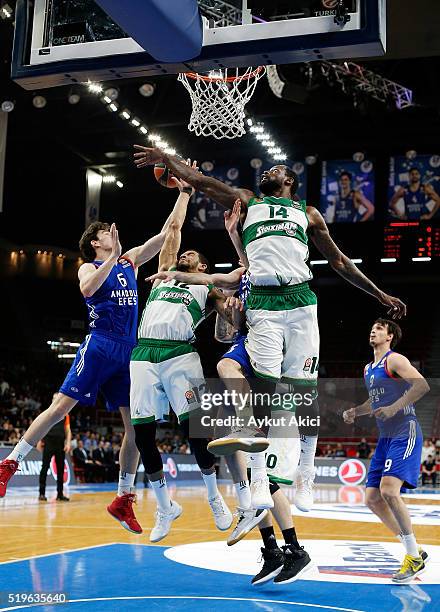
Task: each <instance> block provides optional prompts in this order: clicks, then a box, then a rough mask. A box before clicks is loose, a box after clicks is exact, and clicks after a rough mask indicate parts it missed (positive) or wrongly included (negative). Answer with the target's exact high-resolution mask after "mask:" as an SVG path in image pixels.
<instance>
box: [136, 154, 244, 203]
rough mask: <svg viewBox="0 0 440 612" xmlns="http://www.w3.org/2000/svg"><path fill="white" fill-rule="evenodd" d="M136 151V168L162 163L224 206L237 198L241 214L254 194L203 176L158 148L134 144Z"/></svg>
mask: <svg viewBox="0 0 440 612" xmlns="http://www.w3.org/2000/svg"><path fill="white" fill-rule="evenodd" d="M134 146H135V149H136V150H137V152H136V153H135V154H134V157H135V164H136V166H137V167H138V168H145V167H146V166H151V165H152V164H157V163H164V164H166V166H167V167H168V168H169V169H170V170H171V171H172V173H173V174H174V175H175V176H177V177H178V178H180V179H182V180H184V181H185V182H187V183H189V184H190V185H192V186H193V187H194V188H195V189H196V190H197V191H201V192H203V193H205V194H206V195H207V196H208V197H209V198H212V199H213V200H215V201H216V202H218V203H219V204H221V205H222V206H224V207H225V208H230V209H231V210H232V208H233V207H234V203H235V201H236V200H237V198H240V200H241V201H242V204H243V214H245V212H246V207H247V203H248V202H249V200H250V199H251V198H253V197H255V196H254V193H253V192H252V191H249V190H248V189H241V188H236V187H230V186H229V185H226V184H225V183H222V182H221V181H218V180H217V179H215V178H212V177H210V176H204V175H203V174H201V173H200V172H198V171H197V170H195V169H194V168H191V167H189V166H187V165H186V164H185V163H184V162H183V161H182V160H180V159H179V158H178V157H176V156H175V155H168V154H167V153H164V152H163V151H161V150H160V149H153V148H148V147H142V146H140V145H134Z"/></svg>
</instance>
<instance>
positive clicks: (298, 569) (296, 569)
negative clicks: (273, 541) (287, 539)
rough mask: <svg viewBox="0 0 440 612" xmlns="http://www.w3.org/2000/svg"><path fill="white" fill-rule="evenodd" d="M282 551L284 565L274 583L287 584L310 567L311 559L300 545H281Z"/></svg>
mask: <svg viewBox="0 0 440 612" xmlns="http://www.w3.org/2000/svg"><path fill="white" fill-rule="evenodd" d="M282 549H283V553H284V566H283V569H282V570H281V572H280V573H279V574H278V576H276V577H275V579H274V584H289V583H290V582H295V580H298V578H300V577H301V575H302V574H304V572H307V571H308V570H309V569H310V568H311V567H312V560H311V559H310V557H309V554H308V553H307V552H306V551H305V550H304V548H303V547H302V546H300V547H299V548H293V547H292V545H288V546H282Z"/></svg>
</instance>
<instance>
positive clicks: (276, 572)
mask: <svg viewBox="0 0 440 612" xmlns="http://www.w3.org/2000/svg"><path fill="white" fill-rule="evenodd" d="M282 569H283V566H282V565H280V567H278V568H277V569H276V570H274V571H273V572H271V573H270V574H268V575H267V576H264V578H260V580H257V581H256V582H251V584H252V586H258V585H259V584H264V583H265V582H269V580H273V579H274V578H276V577H277V576H278V574H279V573H280V572H281V570H282Z"/></svg>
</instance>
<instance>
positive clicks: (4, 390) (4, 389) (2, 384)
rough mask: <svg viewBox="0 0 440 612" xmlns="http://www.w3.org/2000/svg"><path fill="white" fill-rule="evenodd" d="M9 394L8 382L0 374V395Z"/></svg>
mask: <svg viewBox="0 0 440 612" xmlns="http://www.w3.org/2000/svg"><path fill="white" fill-rule="evenodd" d="M8 394H9V383H8V381H7V380H5V379H4V378H3V376H0V396H1V397H6V396H7V395H8Z"/></svg>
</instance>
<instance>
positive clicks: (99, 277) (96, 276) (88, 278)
mask: <svg viewBox="0 0 440 612" xmlns="http://www.w3.org/2000/svg"><path fill="white" fill-rule="evenodd" d="M110 235H111V239H112V251H111V254H110V257H109V258H108V259H106V260H105V261H104V263H103V264H101V265H100V266H99V267H98V268H97V267H96V266H94V265H93V264H92V263H85V264H83V265H82V266H81V267H80V269H79V270H78V279H79V288H80V291H81V293H82V294H83V296H84V297H92V295H94V294H95V293H96V292H97V291H98V289H99V288H100V287H101V286H102V285H103V284H104V282H105V280H106V279H107V277H108V275H109V274H110V272H111V271H112V268H113V266H114V265H115V264H116V263H117V262H118V259H119V257H120V256H121V251H122V248H121V243H120V242H119V234H118V230H117V229H116V225H115V224H114V223H113V224H112V225H111V227H110Z"/></svg>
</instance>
